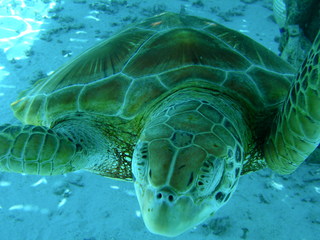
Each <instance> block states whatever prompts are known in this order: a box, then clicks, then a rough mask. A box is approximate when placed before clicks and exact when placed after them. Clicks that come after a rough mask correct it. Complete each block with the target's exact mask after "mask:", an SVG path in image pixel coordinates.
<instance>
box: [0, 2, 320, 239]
mask: <svg viewBox="0 0 320 240" xmlns="http://www.w3.org/2000/svg"><path fill="white" fill-rule="evenodd" d="M6 2H7V3H8V2H11V6H13V4H12V2H16V3H17V6H13V7H10V6H7V5H5V4H6ZM115 2H118V3H117V4H115ZM245 2H250V1H245ZM251 2H253V3H244V2H242V1H239V0H228V1H218V0H217V1H195V0H190V1H187V0H185V1H182V0H181V1H178V0H170V1H114V4H113V5H112V4H111V3H110V1H79V0H78V1H76V0H74V1H64V2H61V3H58V4H57V5H56V6H54V4H52V2H50V1H25V4H26V5H27V7H30V8H28V9H27V8H26V7H25V8H22V7H21V5H19V4H18V3H21V1H3V4H4V5H3V6H0V15H1V16H12V15H14V16H19V17H24V15H28V16H30V15H31V16H32V15H33V16H35V19H36V20H37V21H38V22H27V21H26V20H24V21H23V20H21V19H20V18H14V19H11V18H10V19H8V18H0V22H1V24H0V27H1V29H2V30H1V31H0V47H2V48H6V47H8V46H9V45H5V43H4V42H3V41H1V39H4V38H10V39H11V40H10V41H11V43H12V44H11V45H10V51H6V53H4V52H3V51H1V53H0V105H1V108H0V109H1V111H0V116H1V120H0V121H1V123H17V120H15V118H14V117H13V114H12V112H11V110H10V107H9V106H10V103H11V102H13V101H14V100H15V99H16V98H17V95H18V93H19V92H20V91H21V90H23V89H25V88H27V87H30V85H31V83H32V82H33V81H34V80H35V79H38V78H40V77H41V76H45V74H48V73H50V72H51V71H54V70H55V69H56V68H57V67H59V66H60V65H61V64H63V63H64V62H66V61H68V60H69V59H71V58H73V57H74V56H77V55H78V54H79V53H81V52H82V51H84V50H85V49H87V48H89V47H90V46H93V45H94V44H96V43H97V42H99V41H101V40H102V39H105V38H106V37H108V36H110V35H112V34H113V33H115V32H117V31H118V30H119V29H121V28H123V27H124V26H126V25H128V24H130V23H131V22H132V21H135V20H141V19H143V18H145V17H148V16H152V15H153V14H155V13H159V12H161V11H164V10H166V11H174V12H179V11H180V8H181V6H184V7H185V9H186V11H187V13H188V14H191V15H196V16H201V17H207V18H210V19H213V20H215V21H217V22H219V23H222V24H224V25H226V26H228V27H230V28H233V29H236V30H238V31H241V32H243V33H245V34H247V35H248V36H250V37H252V38H254V39H255V40H257V41H258V42H260V43H261V44H263V45H264V46H266V47H268V48H270V49H271V50H273V51H274V52H278V51H277V46H278V44H277V42H276V41H275V38H276V37H277V36H279V34H278V27H277V25H276V24H275V22H274V21H273V20H272V17H271V16H272V10H271V8H270V7H271V3H270V1H267V0H258V1H251ZM108 3H109V4H108ZM37 4H38V5H37ZM50 4H51V5H50ZM40 5H41V6H40ZM39 6H40V7H39ZM49 6H51V7H52V9H50V8H49ZM11 8H12V9H15V12H12V11H11V10H10V9H11ZM32 11H33V12H32ZM45 15H47V16H48V17H43V16H45ZM4 19H5V20H4ZM17 21H20V22H19V23H18V22H17ZM40 21H41V22H42V23H40ZM26 22H27V23H26ZM28 24H29V25H30V26H31V27H32V29H33V30H37V29H42V30H41V31H39V32H37V31H34V32H32V31H31V32H29V33H28V34H26V35H24V36H21V37H19V38H14V36H16V35H17V34H19V33H21V32H23V31H24V29H25V28H26V26H29V25H28ZM7 27H8V28H10V27H12V28H18V30H17V31H16V32H15V33H8V31H5V30H3V28H7ZM24 41H29V43H30V44H29V45H28V44H27V46H25V45H24ZM1 44H2V45H1ZM28 46H29V47H28ZM24 47H25V48H24ZM18 56H20V57H21V56H23V57H24V58H23V59H21V60H13V59H12V57H15V58H18ZM319 194H320V169H319V166H317V165H310V164H303V165H302V166H301V167H300V168H299V169H298V170H297V171H296V172H295V173H293V174H292V175H289V176H279V175H277V174H273V173H272V172H271V171H270V170H263V171H259V172H256V173H252V174H249V175H246V176H243V177H242V178H241V179H240V183H239V186H238V189H237V191H236V192H235V194H234V195H233V197H232V198H231V200H230V201H229V202H228V204H226V205H225V206H224V207H223V208H222V209H220V210H219V211H218V212H217V214H216V215H215V216H214V217H213V218H211V219H209V220H208V221H206V222H205V223H203V224H200V225H199V226H198V227H196V228H194V229H193V230H191V231H189V232H187V233H185V234H183V235H181V236H179V237H176V238H173V239H177V240H179V239H183V240H189V239H190V240H191V239H197V240H199V239H204V240H205V239H210V240H213V239H217V240H236V239H248V240H270V239H273V240H318V239H319V236H320V195H319ZM130 239H144V240H148V239H153V240H158V239H166V238H165V237H161V236H156V235H153V234H151V233H150V232H149V231H148V230H147V229H146V227H145V226H144V223H143V221H142V218H141V217H140V214H139V206H138V202H137V200H136V197H135V193H134V188H133V184H132V183H126V182H119V181H115V180H110V179H106V178H104V177H101V176H97V175H94V174H90V173H87V172H84V171H79V172H76V173H70V174H66V175H64V176H54V177H41V176H29V175H20V174H11V173H0V240H130Z"/></svg>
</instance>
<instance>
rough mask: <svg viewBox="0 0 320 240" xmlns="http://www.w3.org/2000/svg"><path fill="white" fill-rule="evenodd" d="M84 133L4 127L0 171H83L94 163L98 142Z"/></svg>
mask: <svg viewBox="0 0 320 240" xmlns="http://www.w3.org/2000/svg"><path fill="white" fill-rule="evenodd" d="M71 126H72V125H71ZM81 130H82V131H81V132H82V133H81V132H80V133H79V130H78V132H77V128H73V129H72V130H71V128H70V129H65V128H63V127H62V128H58V129H55V128H53V129H50V128H47V127H42V126H32V125H25V126H12V125H9V124H7V125H2V126H0V170H1V171H7V172H18V173H27V174H37V175H57V174H63V173H67V172H72V171H76V170H79V169H83V168H85V167H87V165H89V163H90V162H89V161H90V156H89V155H92V151H90V149H92V148H93V144H94V141H92V140H91V139H89V138H88V137H86V136H85V132H84V131H83V129H81Z"/></svg>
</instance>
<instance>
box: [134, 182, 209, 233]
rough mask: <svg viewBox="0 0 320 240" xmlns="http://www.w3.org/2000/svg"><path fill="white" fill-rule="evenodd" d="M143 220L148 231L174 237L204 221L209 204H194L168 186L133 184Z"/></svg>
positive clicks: (188, 198)
mask: <svg viewBox="0 0 320 240" xmlns="http://www.w3.org/2000/svg"><path fill="white" fill-rule="evenodd" d="M135 188H136V193H137V195H138V201H139V204H140V208H141V212H142V216H143V220H144V222H145V225H146V226H147V228H148V229H149V231H150V232H152V233H155V234H159V235H163V236H167V237H174V236H177V235H180V234H181V233H183V232H185V231H186V230H188V229H190V228H192V227H194V226H196V225H197V224H199V223H201V222H202V221H204V220H205V219H206V218H208V216H210V214H211V213H212V209H210V208H209V206H204V205H203V204H201V205H200V206H198V205H196V204H195V203H194V201H193V200H192V198H191V197H189V196H178V195H177V194H175V193H174V192H173V191H172V190H170V189H169V188H162V189H161V190H159V189H156V188H153V187H150V186H148V187H147V188H146V189H145V190H143V189H142V188H141V186H139V184H135Z"/></svg>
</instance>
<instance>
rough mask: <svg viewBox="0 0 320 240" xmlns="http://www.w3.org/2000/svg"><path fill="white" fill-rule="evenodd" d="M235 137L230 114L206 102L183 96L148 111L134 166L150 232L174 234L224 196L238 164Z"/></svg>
mask: <svg viewBox="0 0 320 240" xmlns="http://www.w3.org/2000/svg"><path fill="white" fill-rule="evenodd" d="M238 139H239V138H238V136H237V133H236V131H235V129H234V127H233V126H232V124H231V123H230V122H229V121H228V119H226V117H225V116H224V115H223V114H222V113H220V112H219V111H217V109H215V108H214V107H213V106H212V105H210V104H209V103H207V102H202V101H197V100H190V101H184V102H181V103H177V104H175V105H172V106H170V107H167V108H166V109H165V110H163V111H161V112H159V113H158V114H154V115H153V116H152V118H151V120H150V121H149V122H148V124H147V125H146V127H145V129H144V130H143V132H142V134H141V136H140V139H139V142H138V143H137V145H136V148H135V151H134V156H133V166H132V168H133V175H134V180H135V190H136V194H137V197H138V201H139V204H140V208H141V212H142V216H143V219H144V222H145V224H146V226H147V228H148V229H149V230H150V231H151V232H153V233H156V234H160V235H164V236H177V235H179V234H181V233H183V232H185V231H186V230H188V229H190V228H192V227H195V226H196V225H198V224H199V223H201V222H203V221H204V220H206V219H207V218H208V217H210V216H212V215H213V214H214V213H215V212H216V211H217V210H218V209H219V208H220V207H221V206H222V205H223V204H225V203H226V202H227V201H228V199H229V197H230V196H231V194H232V192H233V191H234V190H235V186H236V185H237V182H238V178H239V177H240V172H241V166H242V159H243V151H242V147H241V145H240V143H239V140H238Z"/></svg>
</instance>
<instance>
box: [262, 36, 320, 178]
mask: <svg viewBox="0 0 320 240" xmlns="http://www.w3.org/2000/svg"><path fill="white" fill-rule="evenodd" d="M319 58H320V32H318V35H317V37H316V39H315V41H314V43H313V46H312V48H311V50H310V52H309V54H308V57H307V58H306V60H305V61H304V63H303V64H302V66H301V68H300V70H299V72H298V74H297V77H296V81H295V82H294V84H293V85H292V87H291V89H290V92H289V95H288V97H287V99H286V101H285V103H284V105H283V108H282V109H281V110H279V114H278V117H277V118H276V119H275V121H274V123H273V126H272V129H271V134H270V136H269V139H267V141H266V144H265V146H264V152H265V158H266V161H267V164H268V166H269V167H270V168H271V169H272V170H274V171H276V172H278V173H280V174H289V173H291V172H293V171H294V170H295V169H296V168H297V167H298V166H299V165H300V164H301V163H302V162H303V161H304V160H305V159H306V158H307V157H308V156H309V155H310V154H311V153H312V152H313V151H314V150H315V148H316V147H317V146H318V145H319V143H320V107H319V106H320V59H319Z"/></svg>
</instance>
